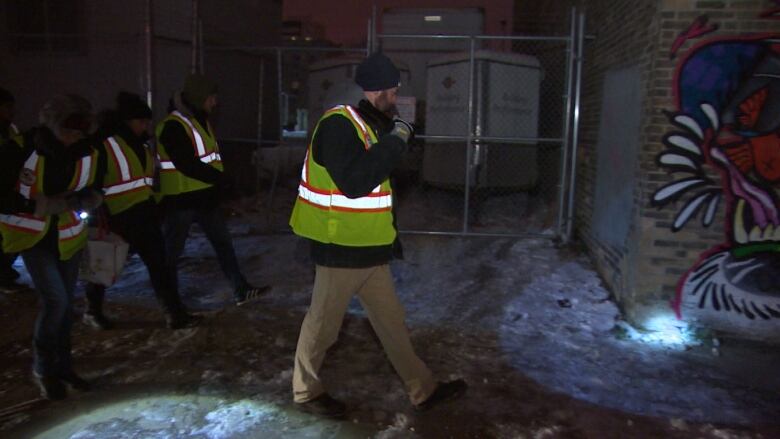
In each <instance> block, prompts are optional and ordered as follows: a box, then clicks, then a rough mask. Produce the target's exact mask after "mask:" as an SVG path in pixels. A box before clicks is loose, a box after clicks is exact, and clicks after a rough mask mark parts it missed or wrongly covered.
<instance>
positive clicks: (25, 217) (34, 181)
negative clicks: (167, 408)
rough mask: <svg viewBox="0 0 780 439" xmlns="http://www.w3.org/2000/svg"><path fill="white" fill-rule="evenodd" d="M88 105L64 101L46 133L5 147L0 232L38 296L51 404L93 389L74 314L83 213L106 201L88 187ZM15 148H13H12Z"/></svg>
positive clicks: (44, 382) (49, 106) (41, 374)
mask: <svg viewBox="0 0 780 439" xmlns="http://www.w3.org/2000/svg"><path fill="white" fill-rule="evenodd" d="M91 120H92V117H91V107H90V105H89V102H87V101H86V100H85V99H84V98H82V97H79V96H75V95H60V96H55V97H54V98H52V99H50V100H49V101H48V102H47V103H46V104H45V105H44V106H43V109H42V110H41V112H40V121H41V126H39V127H37V128H34V129H32V130H30V131H28V132H27V133H25V135H24V137H23V139H22V140H21V145H18V144H15V143H16V142H6V143H4V144H3V145H2V146H0V156H2V157H3V160H2V161H0V168H1V169H0V171H2V172H0V233H2V236H3V250H4V251H6V252H8V253H10V252H20V253H21V255H22V259H23V260H24V264H25V266H26V267H27V271H28V272H29V273H30V277H31V278H32V280H33V283H34V285H35V290H36V291H37V293H38V295H39V296H40V307H41V309H40V312H39V314H38V318H37V319H36V321H35V332H34V335H33V378H34V381H35V383H36V384H37V385H38V386H39V388H40V390H41V394H42V396H43V397H44V398H48V399H62V398H65V397H66V396H67V390H66V385H68V386H70V387H72V388H74V389H77V390H88V389H89V384H88V383H87V382H86V381H85V380H83V379H82V378H81V377H79V376H78V375H77V374H76V373H75V372H74V370H73V365H72V359H71V342H70V333H71V320H72V318H71V314H72V313H73V291H74V289H75V286H76V279H77V276H78V267H79V260H80V259H81V258H80V255H81V250H82V249H83V247H84V246H85V245H86V239H87V236H86V229H85V225H84V221H83V220H82V218H81V215H80V213H81V212H83V211H86V210H89V209H93V208H95V207H97V206H98V205H99V204H100V202H101V201H102V197H101V195H100V193H99V192H97V191H95V190H94V189H92V188H91V184H92V183H93V180H94V175H95V168H94V162H95V160H96V159H97V153H96V152H95V150H94V148H93V147H92V140H91V139H90V138H89V132H90V131H91V125H92V122H91ZM12 143H13V144H12Z"/></svg>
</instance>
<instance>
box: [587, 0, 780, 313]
mask: <svg viewBox="0 0 780 439" xmlns="http://www.w3.org/2000/svg"><path fill="white" fill-rule="evenodd" d="M772 5H773V3H772V2H770V1H766V0H722V1H703V0H658V1H651V0H642V1H635V0H586V1H585V7H586V11H587V19H588V23H587V33H588V34H593V35H595V36H596V39H595V40H593V41H591V42H589V43H588V44H587V50H586V54H585V55H586V59H585V69H584V75H583V78H584V79H583V94H582V110H581V115H582V119H581V120H582V122H581V130H580V145H579V152H578V154H579V160H578V169H577V172H578V175H577V178H578V188H577V195H576V200H577V207H576V226H577V227H576V229H577V233H578V236H579V238H580V239H581V240H582V241H583V242H584V243H585V245H586V246H587V248H588V249H589V251H590V253H591V255H592V257H593V259H594V261H595V263H596V266H597V267H598V270H599V272H600V273H601V275H602V276H603V278H604V280H605V281H606V282H607V283H608V284H609V286H610V288H611V289H612V291H613V292H614V293H615V295H616V297H617V298H618V300H619V302H620V303H621V305H622V307H623V308H624V310H625V311H626V312H627V316H628V317H629V319H631V320H633V321H634V322H636V323H640V324H641V323H642V321H643V318H644V317H646V316H647V313H649V312H654V310H655V309H658V308H665V309H668V305H667V304H668V302H669V300H670V299H672V298H673V297H674V295H675V289H676V285H677V283H678V282H679V280H680V278H681V276H682V275H683V274H684V273H685V272H686V271H687V270H688V269H689V268H690V267H692V266H693V265H694V264H695V263H696V261H697V260H698V259H699V258H700V255H701V253H702V252H703V251H705V250H706V249H709V248H712V247H713V246H716V245H718V244H720V243H723V242H724V241H725V237H724V222H723V219H724V217H725V215H726V214H725V210H724V207H723V206H721V207H720V208H719V211H718V214H717V215H716V216H715V218H716V220H715V223H714V224H712V225H711V226H710V227H708V228H705V227H703V226H702V225H701V222H700V221H698V219H694V220H691V221H690V222H689V223H688V225H687V226H686V227H685V228H684V229H683V230H681V231H679V232H677V233H673V232H672V231H671V228H670V227H671V223H672V221H674V217H675V215H676V213H677V212H678V210H679V207H680V205H679V204H678V205H670V206H666V207H664V208H663V209H658V208H655V207H651V206H650V199H651V197H652V195H653V194H654V193H655V191H657V190H658V189H659V188H660V187H661V186H663V185H665V184H666V183H668V182H671V181H672V178H673V177H672V175H670V174H669V173H668V171H667V170H665V169H661V168H659V167H658V165H657V164H656V161H655V160H656V156H657V155H658V154H659V152H661V151H662V150H664V148H665V147H664V145H663V144H662V142H661V141H662V138H663V135H664V133H666V132H668V131H669V130H671V129H672V125H671V124H670V123H669V121H668V119H667V117H666V116H665V115H664V114H663V112H662V111H663V110H673V109H674V102H673V96H672V85H673V83H672V81H673V76H674V73H675V65H676V62H678V61H679V59H680V57H682V56H683V55H684V54H685V52H686V51H687V50H688V49H690V48H691V47H693V46H694V45H695V44H696V43H698V42H699V41H701V40H702V39H705V38H711V37H717V36H721V35H722V36H735V35H739V34H749V33H757V32H766V31H775V32H776V31H777V28H778V22H777V21H776V20H775V21H772V20H766V19H759V18H758V16H759V13H760V12H762V11H764V10H766V9H768V8H770V7H771V6H772ZM703 14H706V15H707V16H708V18H709V23H714V24H717V25H718V26H719V29H718V30H717V31H716V32H714V33H711V34H709V35H707V36H706V37H702V38H697V39H692V40H689V41H687V42H685V43H684V44H683V45H682V46H681V47H680V49H679V51H678V53H677V57H676V58H675V59H670V48H671V47H672V44H673V42H674V41H675V39H676V38H677V36H678V35H679V33H680V32H681V31H683V30H685V29H687V28H688V26H689V25H690V24H691V23H692V22H693V20H694V19H695V18H697V17H699V16H701V15H703ZM625 65H639V66H640V68H641V71H642V75H641V78H642V79H641V84H640V87H641V88H642V90H643V92H642V93H643V96H644V98H643V102H644V103H643V108H642V125H641V132H640V139H639V145H640V150H639V154H638V157H637V160H636V175H637V176H638V178H637V180H636V186H635V188H634V206H633V210H632V212H630V213H629V212H626V214H630V215H631V216H632V227H631V230H630V233H629V238H628V239H627V241H626V243H625V245H621V246H614V245H607V244H606V243H604V242H602V241H601V240H599V239H598V238H597V237H596V236H595V234H594V233H593V222H592V218H593V213H594V212H593V209H594V187H595V181H596V171H597V170H596V163H597V162H598V160H597V159H598V155H597V145H598V142H599V139H598V134H599V133H598V128H599V120H600V109H601V104H602V102H601V96H602V87H603V81H604V75H605V73H606V72H608V71H610V70H611V69H615V68H619V67H621V66H625ZM713 179H714V180H715V181H716V182H719V181H720V177H719V176H717V175H713Z"/></svg>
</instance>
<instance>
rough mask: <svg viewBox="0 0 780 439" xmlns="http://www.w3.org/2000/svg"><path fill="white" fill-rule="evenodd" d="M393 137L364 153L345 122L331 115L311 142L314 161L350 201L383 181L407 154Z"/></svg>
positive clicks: (387, 136) (388, 137)
mask: <svg viewBox="0 0 780 439" xmlns="http://www.w3.org/2000/svg"><path fill="white" fill-rule="evenodd" d="M406 148H407V147H406V143H405V142H404V141H403V140H402V139H401V138H399V137H397V136H394V135H389V134H388V135H385V136H382V137H381V138H380V139H379V141H378V142H377V143H375V144H373V145H371V148H370V149H368V150H366V149H365V146H364V145H363V142H362V141H361V140H360V138H359V137H358V135H357V132H356V131H355V127H354V126H353V125H352V122H350V121H349V120H348V119H347V118H345V117H343V116H339V115H334V116H331V117H328V118H326V119H325V120H323V121H322V122H321V123H320V126H319V128H318V129H317V134H316V135H315V138H314V139H313V152H312V153H313V155H314V156H313V159H314V161H315V162H317V163H318V164H320V165H321V166H324V167H325V169H327V170H328V174H330V176H331V178H333V181H334V183H336V186H337V187H338V188H339V190H341V192H343V193H344V195H346V196H347V197H349V198H358V197H362V196H365V195H368V194H369V193H371V191H372V190H373V189H374V188H375V187H377V186H378V185H379V184H381V183H382V182H383V181H385V180H386V179H387V178H388V177H389V176H390V173H391V172H392V171H393V169H395V167H396V166H397V165H398V163H399V162H400V160H401V157H402V155H403V153H404V152H405V151H406Z"/></svg>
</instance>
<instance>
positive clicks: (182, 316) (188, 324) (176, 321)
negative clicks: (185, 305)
mask: <svg viewBox="0 0 780 439" xmlns="http://www.w3.org/2000/svg"><path fill="white" fill-rule="evenodd" d="M202 320H203V316H199V315H196V314H190V313H188V312H185V311H182V312H178V313H174V314H171V313H166V314H165V326H167V327H168V329H183V328H194V327H195V326H198V325H200V322H201V321H202Z"/></svg>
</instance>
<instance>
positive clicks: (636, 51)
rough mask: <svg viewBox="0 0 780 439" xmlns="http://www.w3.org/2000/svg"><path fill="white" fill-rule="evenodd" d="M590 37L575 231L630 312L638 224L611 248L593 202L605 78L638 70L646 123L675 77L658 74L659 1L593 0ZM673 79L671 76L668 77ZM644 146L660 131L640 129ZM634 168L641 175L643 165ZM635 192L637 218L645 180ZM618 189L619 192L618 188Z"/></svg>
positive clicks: (589, 10)
mask: <svg viewBox="0 0 780 439" xmlns="http://www.w3.org/2000/svg"><path fill="white" fill-rule="evenodd" d="M585 13H586V20H587V24H586V28H587V34H589V35H593V36H595V39H594V40H592V41H589V42H588V43H587V44H586V50H585V64H584V70H583V83H582V106H581V111H580V114H581V125H580V142H579V151H578V167H577V179H578V185H577V193H576V210H575V212H576V229H577V234H578V237H579V238H580V239H581V240H582V241H583V242H584V243H585V245H586V246H587V247H588V249H589V251H590V253H591V255H592V257H593V259H594V262H595V263H596V266H597V268H598V270H599V272H600V274H601V275H602V277H603V279H604V280H605V282H606V283H607V284H608V285H609V286H610V288H611V290H612V291H613V292H614V294H615V295H616V296H617V298H618V299H619V301H620V302H621V304H622V305H623V306H624V307H626V308H630V306H631V305H632V304H633V303H634V301H635V300H636V297H635V294H634V293H635V290H634V289H633V288H632V285H633V283H634V278H635V274H636V269H635V264H636V256H637V241H636V238H635V237H636V235H637V232H638V230H637V224H636V222H635V221H631V223H632V226H631V227H630V229H629V238H628V239H626V241H625V243H623V244H622V245H614V244H607V243H605V242H602V241H601V240H599V239H598V238H597V237H596V236H595V234H594V233H593V226H594V224H593V223H592V219H593V215H594V211H593V209H594V201H595V200H594V197H595V186H596V172H597V169H596V168H597V166H596V164H597V163H598V156H597V145H598V142H599V139H598V134H599V124H600V118H601V114H600V113H601V107H602V102H601V101H602V94H603V87H604V78H605V75H606V73H607V72H609V71H614V70H616V69H620V68H624V67H630V66H638V68H639V71H640V77H641V82H640V84H638V85H637V86H638V87H640V94H641V95H642V96H644V98H643V102H644V104H643V109H642V120H643V121H647V120H648V118H649V117H652V115H653V113H654V110H653V100H654V99H653V98H648V97H650V96H653V94H652V93H653V85H655V84H657V83H658V82H657V81H659V80H661V81H662V82H663V80H664V79H669V78H671V73H669V72H665V71H658V70H656V68H655V67H656V66H655V59H656V57H655V54H656V53H657V52H658V50H659V49H658V41H657V38H656V36H657V35H658V33H659V29H660V26H661V25H660V17H659V4H658V2H656V1H641V2H637V1H632V0H620V1H616V0H591V1H587V2H586V4H585ZM667 75H668V76H667ZM641 126H642V128H641V129H640V133H638V134H639V139H638V142H639V145H640V150H641V145H644V144H646V143H648V142H649V141H650V139H651V138H653V136H654V135H657V134H656V132H655V131H656V130H657V128H656V127H653V126H646V125H645V124H644V123H643V124H642V125H641ZM631 166H635V167H636V170H637V173H639V167H640V163H639V161H636V162H635V164H633V165H631ZM637 182H638V185H637V186H638V187H636V188H634V193H635V197H634V198H635V202H634V208H633V210H632V211H631V212H624V214H626V215H631V216H632V217H633V218H636V217H637V216H638V215H639V206H638V205H639V204H640V200H641V197H642V191H641V189H640V187H639V186H641V181H640V180H637ZM616 189H617V188H616Z"/></svg>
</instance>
